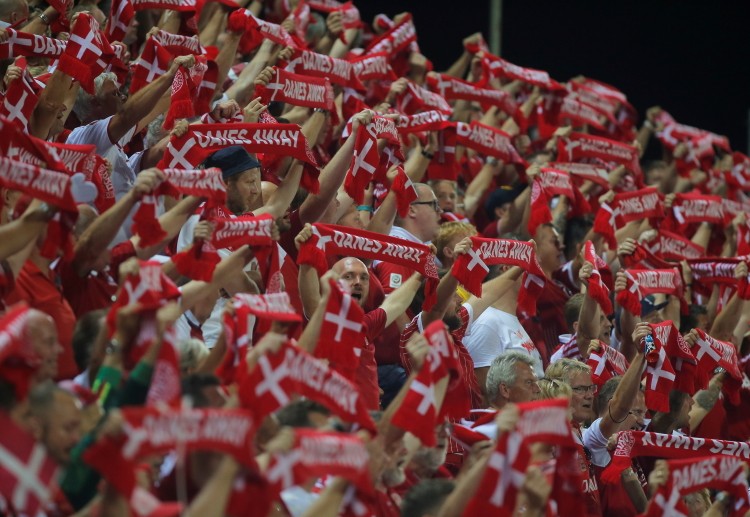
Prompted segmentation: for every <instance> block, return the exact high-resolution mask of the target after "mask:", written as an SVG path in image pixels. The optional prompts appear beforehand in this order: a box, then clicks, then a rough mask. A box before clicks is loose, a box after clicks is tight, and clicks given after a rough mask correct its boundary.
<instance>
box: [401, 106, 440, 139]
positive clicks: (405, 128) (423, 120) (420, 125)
mask: <svg viewBox="0 0 750 517" xmlns="http://www.w3.org/2000/svg"><path fill="white" fill-rule="evenodd" d="M448 119H449V116H448V115H446V114H445V113H443V112H442V111H438V110H430V111H422V112H420V113H415V114H414V115H401V117H399V119H398V122H397V124H396V125H397V127H398V131H399V133H402V134H404V133H421V132H422V131H439V130H441V129H444V128H445V127H448V126H449V124H447V122H448Z"/></svg>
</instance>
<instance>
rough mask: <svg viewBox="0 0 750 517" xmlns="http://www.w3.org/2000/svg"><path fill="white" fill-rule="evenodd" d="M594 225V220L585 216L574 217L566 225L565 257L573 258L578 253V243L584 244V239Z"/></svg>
mask: <svg viewBox="0 0 750 517" xmlns="http://www.w3.org/2000/svg"><path fill="white" fill-rule="evenodd" d="M592 226H593V222H592V221H591V220H590V219H588V218H585V217H573V218H572V219H569V220H568V222H567V224H566V225H565V235H564V236H563V238H564V240H565V258H566V259H567V260H573V259H574V258H575V256H576V253H578V245H579V244H583V239H584V238H585V237H586V234H588V233H589V230H590V229H591V227H592Z"/></svg>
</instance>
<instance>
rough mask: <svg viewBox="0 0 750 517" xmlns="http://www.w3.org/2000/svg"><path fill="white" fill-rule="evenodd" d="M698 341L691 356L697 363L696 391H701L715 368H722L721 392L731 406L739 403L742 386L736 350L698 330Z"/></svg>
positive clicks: (732, 346)
mask: <svg viewBox="0 0 750 517" xmlns="http://www.w3.org/2000/svg"><path fill="white" fill-rule="evenodd" d="M695 330H696V332H698V336H699V337H698V339H697V340H696V341H695V344H694V345H693V348H692V350H691V351H692V353H693V356H694V357H695V359H696V361H697V362H698V366H697V367H696V375H695V379H696V389H703V388H704V387H705V386H707V385H708V381H709V380H710V379H711V377H712V376H713V374H714V370H715V369H716V368H717V367H720V368H723V369H724V370H725V371H726V373H727V376H726V378H725V380H724V385H723V387H722V392H723V393H724V395H726V397H727V398H728V399H729V401H730V402H731V403H732V404H733V405H737V404H738V403H739V400H740V399H739V391H740V387H741V386H742V373H740V370H739V364H738V360H737V349H736V348H735V346H734V345H733V344H731V343H726V342H724V341H719V340H718V339H714V338H713V337H711V336H709V335H708V334H706V333H705V332H704V331H702V330H700V329H695Z"/></svg>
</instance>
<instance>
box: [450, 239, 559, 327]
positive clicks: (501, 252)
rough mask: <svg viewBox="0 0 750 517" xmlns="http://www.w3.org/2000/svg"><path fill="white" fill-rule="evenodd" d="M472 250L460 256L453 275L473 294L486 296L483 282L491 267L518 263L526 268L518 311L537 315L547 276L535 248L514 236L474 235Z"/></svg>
mask: <svg viewBox="0 0 750 517" xmlns="http://www.w3.org/2000/svg"><path fill="white" fill-rule="evenodd" d="M471 242H472V245H471V249H469V251H468V253H465V254H463V255H461V256H460V257H458V258H457V259H456V261H455V262H454V264H453V267H452V269H451V274H452V275H453V276H454V277H456V279H457V280H458V281H459V282H460V283H461V285H463V286H464V288H465V289H466V290H467V291H469V292H470V293H471V294H473V295H474V296H477V297H481V296H482V282H483V281H484V277H485V276H486V275H487V273H489V270H490V268H489V266H494V265H498V264H502V265H509V266H518V267H520V268H521V269H523V270H524V274H523V278H522V281H521V290H520V291H519V293H518V310H519V311H523V312H525V313H527V314H536V300H537V298H538V297H539V295H540V294H541V292H542V290H543V289H544V285H545V283H546V277H545V275H544V271H542V267H541V266H540V265H539V262H538V261H537V258H536V251H535V250H534V247H533V246H532V245H531V244H530V243H528V242H522V241H514V240H510V239H483V238H481V237H472V238H471Z"/></svg>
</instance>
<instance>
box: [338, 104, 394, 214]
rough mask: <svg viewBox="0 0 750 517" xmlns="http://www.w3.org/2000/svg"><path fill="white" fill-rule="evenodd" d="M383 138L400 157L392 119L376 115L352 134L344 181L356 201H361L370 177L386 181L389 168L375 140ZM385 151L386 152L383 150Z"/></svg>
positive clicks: (345, 186) (348, 191)
mask: <svg viewBox="0 0 750 517" xmlns="http://www.w3.org/2000/svg"><path fill="white" fill-rule="evenodd" d="M380 138H382V139H384V140H385V141H386V143H387V145H388V146H389V148H390V149H391V150H392V151H393V152H394V153H395V154H396V157H397V158H399V159H401V158H403V155H401V150H400V140H399V136H398V132H397V131H396V124H395V123H394V121H393V120H391V119H388V118H385V117H381V116H375V117H373V120H372V122H370V123H369V124H367V125H366V126H359V127H358V128H357V133H356V135H355V142H354V152H353V153H352V161H351V163H350V165H349V170H347V172H346V179H345V180H344V190H345V191H346V193H347V194H348V195H349V196H350V197H351V198H352V199H353V200H354V201H355V202H356V203H358V204H362V200H363V199H364V194H365V190H366V189H367V186H368V185H369V184H370V182H371V181H373V180H379V181H383V180H385V173H386V171H387V169H388V167H389V164H388V163H383V162H382V160H381V155H380V153H379V152H378V139H380ZM384 154H385V153H384Z"/></svg>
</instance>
